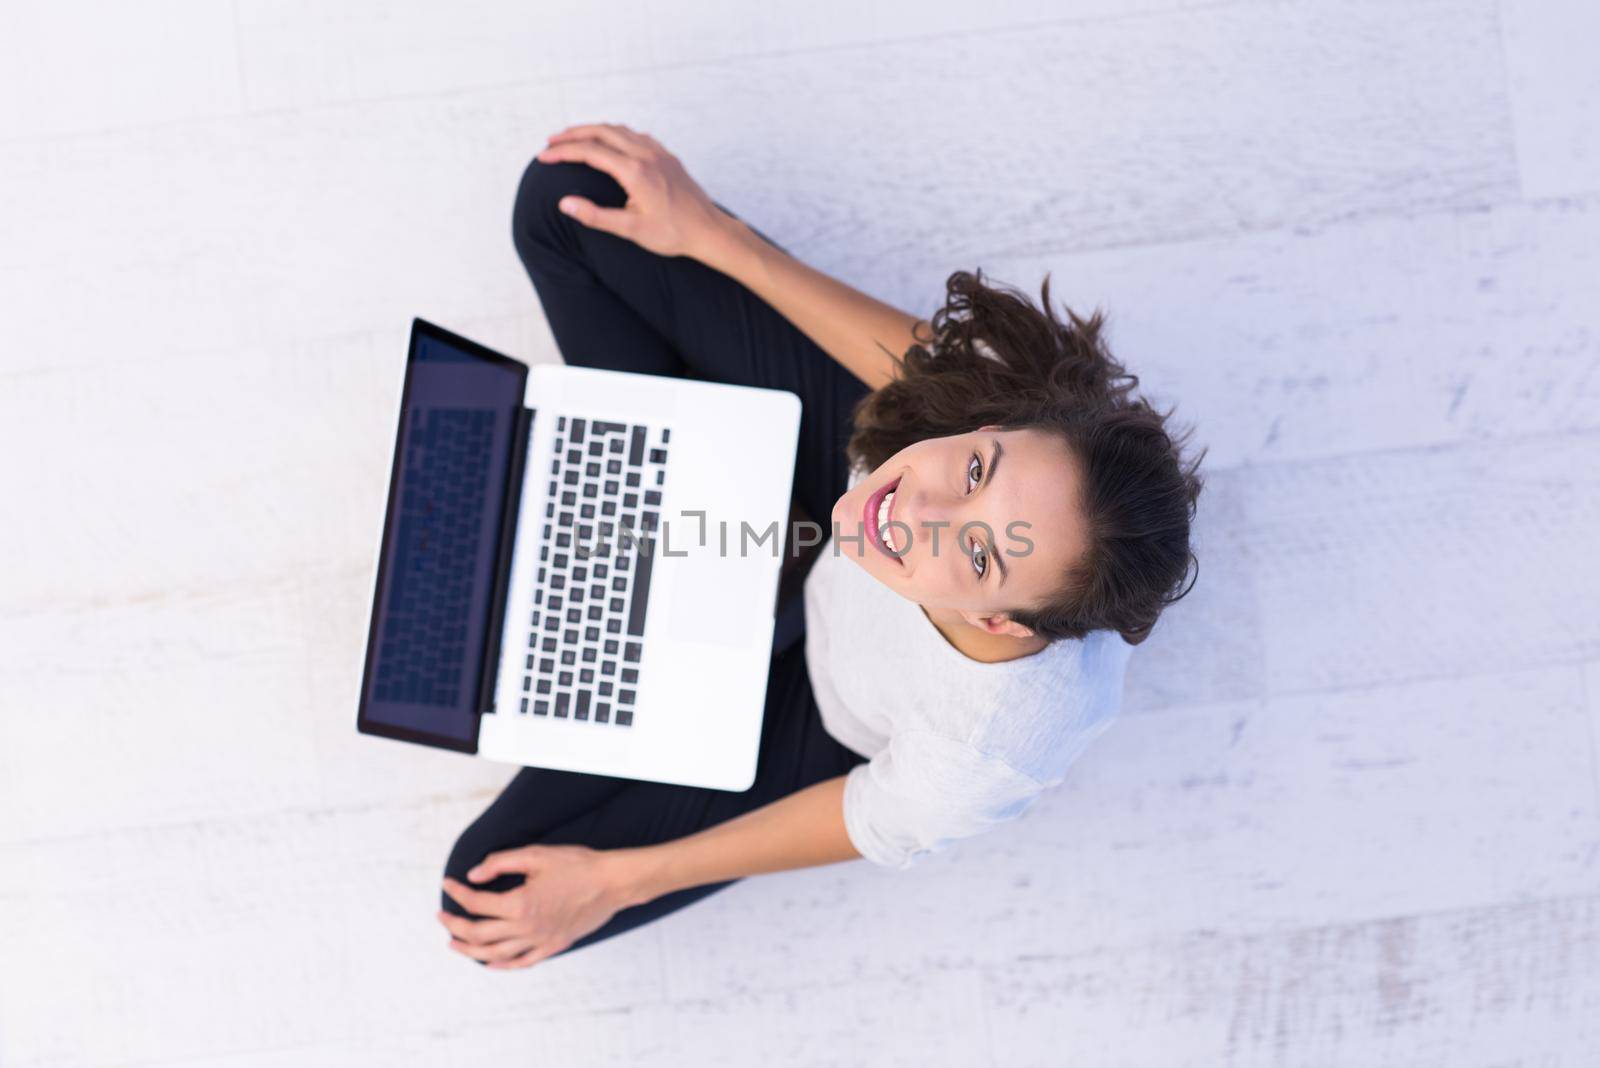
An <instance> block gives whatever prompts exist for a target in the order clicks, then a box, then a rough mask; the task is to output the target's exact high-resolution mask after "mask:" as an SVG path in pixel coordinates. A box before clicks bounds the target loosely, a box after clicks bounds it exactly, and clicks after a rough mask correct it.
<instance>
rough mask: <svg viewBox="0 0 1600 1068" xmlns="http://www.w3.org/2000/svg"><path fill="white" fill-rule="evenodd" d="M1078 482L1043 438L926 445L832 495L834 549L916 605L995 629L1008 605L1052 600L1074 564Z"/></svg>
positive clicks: (1028, 434) (965, 438)
mask: <svg viewBox="0 0 1600 1068" xmlns="http://www.w3.org/2000/svg"><path fill="white" fill-rule="evenodd" d="M1082 487H1083V477H1082V471H1081V464H1080V463H1079V462H1078V460H1077V459H1076V457H1075V455H1074V454H1073V453H1072V452H1071V450H1069V449H1068V447H1067V444H1066V442H1064V441H1063V440H1062V439H1061V438H1059V437H1057V436H1055V435H1053V434H1049V433H1046V432H1044V431H1039V430H999V429H996V428H994V427H985V428H983V429H981V430H975V431H973V432H972V433H969V434H956V435H953V436H951V437H947V438H930V439H928V440H926V441H919V442H917V443H916V444H915V445H911V446H908V447H907V448H904V449H902V450H900V451H899V452H897V453H895V454H894V455H893V456H891V457H889V459H888V460H887V461H885V462H884V463H883V465H882V466H881V467H879V468H878V469H877V470H876V471H873V472H872V473H871V474H870V475H868V476H867V477H865V478H863V479H862V480H861V481H860V482H858V483H856V485H855V487H854V488H852V489H851V490H850V491H849V492H848V493H846V494H845V495H844V496H843V497H840V498H839V500H838V502H837V503H836V504H835V505H834V506H833V516H832V518H833V523H834V525H835V536H836V538H837V540H838V550H837V551H838V552H840V553H842V554H844V555H846V556H848V557H850V558H851V559H852V560H855V561H856V562H857V563H859V564H860V565H861V566H862V567H864V568H866V569H867V572H868V573H869V574H870V575H872V576H873V577H874V578H876V579H878V580H879V581H880V582H882V583H883V584H884V585H886V586H888V587H889V588H890V589H892V590H894V591H895V592H896V593H898V594H900V595H901V596H903V597H907V598H910V599H911V600H913V601H916V602H917V603H918V604H920V605H922V606H923V607H924V608H928V609H945V610H953V611H958V612H961V613H962V614H963V615H964V616H965V617H966V618H967V620H968V622H971V623H974V624H976V625H980V626H984V627H985V628H986V629H989V630H999V629H1001V624H1003V622H1004V620H1003V614H1004V613H1006V612H1007V611H1008V610H1010V609H1017V608H1024V607H1033V606H1035V605H1038V604H1041V603H1043V602H1044V601H1045V600H1046V599H1047V598H1049V597H1051V596H1052V595H1054V594H1055V593H1056V592H1057V591H1058V590H1059V589H1060V588H1061V583H1062V580H1063V578H1064V576H1065V575H1066V572H1067V569H1068V568H1069V567H1071V565H1072V564H1073V563H1074V562H1076V561H1077V560H1078V559H1080V558H1081V556H1082V554H1083V552H1084V549H1085V548H1086V546H1087V540H1086V537H1085V531H1084V528H1083V520H1082V515H1081V505H1080V503H1079V502H1080V501H1081V500H1082ZM997 616H1000V617H1002V618H1001V619H1000V620H999V621H996V622H985V621H986V620H989V621H993V620H995V617H997ZM1013 626H1014V625H1013ZM1024 633H1027V632H1024Z"/></svg>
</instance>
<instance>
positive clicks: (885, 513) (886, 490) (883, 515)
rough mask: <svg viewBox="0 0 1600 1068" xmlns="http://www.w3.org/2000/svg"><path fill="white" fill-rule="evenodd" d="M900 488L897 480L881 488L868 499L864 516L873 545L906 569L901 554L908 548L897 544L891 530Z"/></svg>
mask: <svg viewBox="0 0 1600 1068" xmlns="http://www.w3.org/2000/svg"><path fill="white" fill-rule="evenodd" d="M899 486H900V480H899V479H898V478H897V479H895V480H894V481H893V482H890V483H888V484H886V485H884V486H881V487H879V489H878V491H877V492H876V493H874V494H872V496H870V497H868V498H867V506H866V508H865V509H864V510H863V514H864V518H865V520H866V528H867V537H869V538H871V539H872V544H873V545H876V546H877V547H878V550H879V551H880V552H882V553H883V554H884V555H885V556H887V557H888V558H889V559H891V560H893V561H894V562H895V563H897V564H899V565H900V566H901V567H904V566H905V561H904V560H902V559H901V553H903V552H904V551H905V548H906V547H903V546H900V545H897V544H896V543H895V532H894V531H893V530H891V529H889V523H890V522H891V521H892V520H893V519H894V494H895V490H896V489H898V488H899Z"/></svg>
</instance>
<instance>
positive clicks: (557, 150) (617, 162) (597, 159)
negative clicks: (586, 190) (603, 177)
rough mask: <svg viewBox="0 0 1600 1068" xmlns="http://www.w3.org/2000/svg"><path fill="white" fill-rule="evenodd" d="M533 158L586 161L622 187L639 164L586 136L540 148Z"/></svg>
mask: <svg viewBox="0 0 1600 1068" xmlns="http://www.w3.org/2000/svg"><path fill="white" fill-rule="evenodd" d="M534 158H535V159H537V160H539V161H540V162H541V163H587V164H588V165H589V166H591V167H594V168H597V169H599V170H602V171H605V172H606V173H607V174H609V175H611V177H613V178H615V179H616V180H617V183H618V184H619V185H621V186H622V187H623V188H624V189H626V188H627V187H628V186H629V185H630V184H631V183H632V182H633V179H634V177H635V176H636V175H637V174H638V173H639V166H640V164H639V160H638V159H636V158H635V157H633V156H630V155H628V154H627V153H625V152H619V151H617V150H616V149H614V148H612V147H611V146H610V145H603V144H601V143H600V142H599V141H595V140H592V139H588V138H585V139H584V140H581V141H563V142H561V143H560V144H558V145H551V146H549V147H548V148H544V149H540V151H539V154H538V155H537V156H535V157H534Z"/></svg>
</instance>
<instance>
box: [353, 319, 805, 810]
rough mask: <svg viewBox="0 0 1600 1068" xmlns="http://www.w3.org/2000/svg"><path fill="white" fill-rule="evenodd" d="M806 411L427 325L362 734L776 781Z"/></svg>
mask: <svg viewBox="0 0 1600 1068" xmlns="http://www.w3.org/2000/svg"><path fill="white" fill-rule="evenodd" d="M799 424H800V401H799V398H797V397H796V396H795V395H794V394H792V393H788V392H785V391H781V390H768V389H753V388H749V387H743V386H729V385H722V384H715V383H708V382H703V381H694V380H688V379H681V378H671V377H665V376H657V375H638V374H623V373H618V372H612V371H596V370H589V369H585V368H576V367H566V366H561V365H550V366H546V365H539V366H535V367H533V368H531V369H530V368H529V367H527V366H526V365H524V364H522V363H520V362H518V361H515V360H512V359H510V358H508V357H506V356H503V355H501V354H499V353H496V352H494V351H492V350H490V349H488V348H486V347H485V346H482V345H479V344H476V343H474V342H472V341H469V340H467V339H466V338H463V337H460V336H459V335H456V334H453V333H451V332H449V331H447V330H444V329H443V328H441V327H438V326H435V325H433V324H431V323H428V322H425V321H423V320H421V319H418V320H416V321H415V322H414V323H413V327H412V337H411V348H410V353H409V356H408V359H407V364H406V377H405V386H404V392H403V395H402V401H401V413H400V427H399V435H398V439H397V442H396V446H395V456H394V467H393V471H392V474H391V478H390V488H389V500H388V505H387V509H386V515H385V520H384V526H383V535H382V539H381V542H380V544H379V550H378V559H377V566H376V571H377V582H376V592H375V594H374V598H373V613H372V621H371V626H370V629H369V633H368V643H367V651H366V659H365V664H364V670H363V679H362V687H361V697H360V707H359V710H358V714H357V726H358V729H359V730H361V731H362V732H364V733H368V734H374V735H379V736H383V737H389V738H396V739H399V740H403V741H408V742H414V743H419V744H423V745H432V746H439V747H442V748H448V749H454V750H458V751H461V752H468V753H474V754H476V755H478V756H481V757H484V758H487V759H490V760H498V761H504V762H508V763H514V764H522V765H526V766H530V767H546V768H560V769H564V770H568V771H581V772H589V773H592V774H598V775H612V776H619V777H623V778H631V779H643V780H649V781H655V782H671V783H681V784H684V785H691V786H705V787H711V788H715V789H722V790H735V791H742V790H746V789H748V788H749V787H750V786H751V784H752V783H753V782H754V780H755V770H756V760H757V755H758V751H759V744H760V737H761V720H762V710H763V707H764V704H765V695H766V684H767V671H768V665H769V662H770V655H771V651H772V639H773V626H774V611H775V606H776V599H777V592H778V577H779V572H780V569H781V564H782V562H783V553H784V551H785V548H786V543H785V536H786V528H787V525H788V522H787V521H788V514H789V500H790V490H791V486H792V484H793V476H794V462H795V447H796V441H797V437H798V432H799Z"/></svg>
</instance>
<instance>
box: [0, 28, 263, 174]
mask: <svg viewBox="0 0 1600 1068" xmlns="http://www.w3.org/2000/svg"><path fill="white" fill-rule="evenodd" d="M236 45H237V42H236V41H235V38H234V15H233V10H232V6H231V5H229V4H219V3H209V2H207V0H150V2H145V3H139V4H123V3H117V2H116V0H9V2H8V3H7V4H6V26H5V33H4V35H0V143H4V142H7V141H11V140H14V139H17V138H24V137H26V138H39V137H55V136H61V135H67V134H86V133H87V134H93V133H96V132H99V131H103V130H107V129H115V128H119V127H125V126H141V125H149V124H152V123H167V122H183V121H186V120H191V119H196V118H203V117H208V116H214V115H230V114H235V113H237V112H238V111H239V110H240V109H241V108H242V107H243V104H244V96H243V91H242V87H241V83H240V78H239V75H240V67H239V52H238V49H237V47H236Z"/></svg>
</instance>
